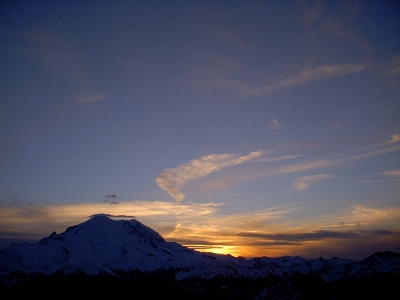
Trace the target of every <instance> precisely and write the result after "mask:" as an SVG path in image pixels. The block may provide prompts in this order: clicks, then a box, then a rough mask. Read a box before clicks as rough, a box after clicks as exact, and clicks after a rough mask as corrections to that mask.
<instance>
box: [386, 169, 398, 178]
mask: <svg viewBox="0 0 400 300" xmlns="http://www.w3.org/2000/svg"><path fill="white" fill-rule="evenodd" d="M383 175H386V176H393V177H398V176H400V170H392V171H386V172H383Z"/></svg>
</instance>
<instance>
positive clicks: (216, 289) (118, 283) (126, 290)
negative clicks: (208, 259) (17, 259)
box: [0, 271, 400, 300]
mask: <svg viewBox="0 0 400 300" xmlns="http://www.w3.org/2000/svg"><path fill="white" fill-rule="evenodd" d="M174 274H175V272H174V271H160V272H153V273H140V272H131V273H129V274H128V273H121V274H119V277H115V276H110V275H96V276H89V275H86V274H85V273H75V274H70V275H66V276H64V275H63V274H53V275H50V276H45V275H43V274H37V275H35V276H30V277H26V276H25V275H23V274H13V276H14V277H15V278H18V280H19V283H18V284H15V285H12V286H8V287H6V286H1V287H0V294H1V295H4V296H5V297H4V298H3V299H11V298H13V299H15V297H17V298H18V297H35V298H36V297H40V298H41V299H43V298H45V299H47V298H49V299H50V298H52V299H53V298H54V297H56V296H68V297H77V296H88V297H98V296H100V297H101V298H104V297H113V298H114V297H118V296H121V297H122V296H128V295H129V296H130V298H132V299H160V298H162V299H170V298H171V299H199V300H200V299H205V300H210V299H283V300H284V299H398V295H399V291H398V284H399V282H400V275H396V274H379V275H373V276H368V277H363V278H356V279H354V278H353V279H344V280H337V281H333V282H325V281H323V280H321V279H320V278H319V277H315V276H310V275H303V274H295V275H292V276H288V277H266V278H263V279H257V280H256V279H252V278H223V277H220V278H218V277H216V278H213V279H209V280H206V279H199V278H191V279H188V280H181V281H178V280H176V279H175V276H174Z"/></svg>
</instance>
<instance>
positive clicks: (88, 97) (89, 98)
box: [78, 94, 108, 103]
mask: <svg viewBox="0 0 400 300" xmlns="http://www.w3.org/2000/svg"><path fill="white" fill-rule="evenodd" d="M107 96H108V95H107V94H82V95H79V96H78V100H79V101H81V102H83V103H90V102H95V101H98V100H101V99H104V98H106V97H107Z"/></svg>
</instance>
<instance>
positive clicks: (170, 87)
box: [0, 0, 400, 259]
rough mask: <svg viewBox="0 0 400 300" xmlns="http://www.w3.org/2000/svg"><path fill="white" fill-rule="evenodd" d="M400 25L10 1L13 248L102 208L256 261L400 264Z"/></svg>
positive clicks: (363, 16) (289, 12)
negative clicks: (383, 256)
mask: <svg viewBox="0 0 400 300" xmlns="http://www.w3.org/2000/svg"><path fill="white" fill-rule="evenodd" d="M399 16H400V2H399V1H395V0H393V1H372V0H371V1H322V0H321V1H2V2H1V3H0V43H1V44H0V54H1V55H0V76H1V77H0V246H1V247H0V249H2V248H4V247H6V246H8V245H10V244H11V243H12V242H17V241H18V242H19V241H29V242H33V241H37V240H39V239H40V238H43V237H45V236H48V235H50V234H51V233H52V232H53V231H57V233H61V232H63V231H65V229H66V228H67V227H68V226H71V225H75V224H78V223H81V222H83V221H86V220H87V219H88V218H89V216H91V215H94V214H100V213H102V214H108V215H112V216H119V218H125V219H130V218H133V217H135V218H136V219H137V220H138V221H140V222H142V223H143V224H145V225H146V226H149V227H151V228H153V229H154V230H156V231H157V232H159V233H160V234H161V235H162V236H163V237H164V239H165V240H167V241H175V242H179V243H181V244H183V245H185V246H189V247H191V248H194V249H197V250H200V251H211V252H216V253H224V254H228V253H230V254H232V255H234V256H244V257H247V258H249V257H254V256H269V257H277V256H284V255H291V256H294V255H299V256H303V257H306V258H318V257H320V256H322V257H324V258H331V257H333V256H338V257H340V258H352V259H363V258H365V257H367V256H368V255H370V254H372V253H374V252H376V251H385V250H390V251H394V252H399V253H400V17H399ZM117 219H118V218H117Z"/></svg>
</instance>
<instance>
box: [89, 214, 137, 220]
mask: <svg viewBox="0 0 400 300" xmlns="http://www.w3.org/2000/svg"><path fill="white" fill-rule="evenodd" d="M98 216H104V217H109V218H129V219H136V217H135V216H129V215H111V214H94V215H91V216H89V218H93V217H98Z"/></svg>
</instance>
